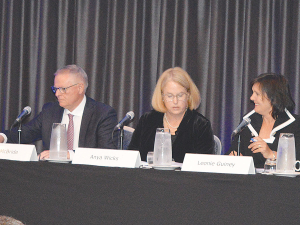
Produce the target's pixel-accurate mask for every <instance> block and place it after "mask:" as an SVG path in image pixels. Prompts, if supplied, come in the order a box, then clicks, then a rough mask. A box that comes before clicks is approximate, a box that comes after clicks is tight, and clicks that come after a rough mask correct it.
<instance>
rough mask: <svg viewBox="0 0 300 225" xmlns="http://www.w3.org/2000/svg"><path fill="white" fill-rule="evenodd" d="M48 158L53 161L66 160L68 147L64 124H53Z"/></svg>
mask: <svg viewBox="0 0 300 225" xmlns="http://www.w3.org/2000/svg"><path fill="white" fill-rule="evenodd" d="M49 157H50V159H54V160H67V157H68V146H67V131H66V124H62V123H53V125H52V132H51V139H50V151H49Z"/></svg>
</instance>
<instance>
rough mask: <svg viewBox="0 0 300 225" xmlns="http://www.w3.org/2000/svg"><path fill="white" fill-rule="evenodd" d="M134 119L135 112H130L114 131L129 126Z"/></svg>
mask: <svg viewBox="0 0 300 225" xmlns="http://www.w3.org/2000/svg"><path fill="white" fill-rule="evenodd" d="M133 118H134V112H132V111H130V112H128V113H126V115H125V117H124V118H123V119H122V120H121V121H120V122H119V123H118V124H117V125H116V126H115V128H114V130H118V129H119V128H120V127H122V126H124V125H125V124H127V123H128V122H129V121H131V120H132V119H133Z"/></svg>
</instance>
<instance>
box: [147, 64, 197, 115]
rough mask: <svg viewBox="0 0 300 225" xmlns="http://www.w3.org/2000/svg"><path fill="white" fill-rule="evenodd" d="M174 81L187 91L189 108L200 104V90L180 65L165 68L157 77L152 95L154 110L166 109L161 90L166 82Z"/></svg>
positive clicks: (191, 108) (161, 110) (164, 110)
mask: <svg viewBox="0 0 300 225" xmlns="http://www.w3.org/2000/svg"><path fill="white" fill-rule="evenodd" d="M169 81H174V82H176V83H178V84H180V85H181V86H182V87H184V88H185V89H186V90H187V92H188V93H189V98H188V107H189V109H190V110H193V109H197V108H198V107H199V105H200V101H201V98H200V92H199V90H198V88H197V87H196V85H195V83H194V82H193V80H192V78H191V77H190V76H189V74H188V73H187V72H186V71H185V70H183V69H182V68H180V67H175V68H170V69H167V70H166V71H165V72H163V73H162V75H161V76H160V77H159V79H158V81H157V84H156V87H155V89H154V93H153V96H152V107H153V109H155V110H156V111H159V112H163V113H165V112H166V111H167V109H166V106H165V104H164V102H163V96H162V91H163V88H164V87H165V85H166V84H167V82H169Z"/></svg>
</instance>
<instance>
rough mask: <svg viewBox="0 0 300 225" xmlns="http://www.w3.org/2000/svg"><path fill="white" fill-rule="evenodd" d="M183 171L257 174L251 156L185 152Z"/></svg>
mask: <svg viewBox="0 0 300 225" xmlns="http://www.w3.org/2000/svg"><path fill="white" fill-rule="evenodd" d="M181 171H191V172H207V173H229V174H255V168H254V163H253V158H252V157H251V156H228V155H207V154H192V153H187V154H185V157H184V160H183V164H182V168H181Z"/></svg>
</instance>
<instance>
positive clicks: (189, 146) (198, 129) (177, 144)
mask: <svg viewBox="0 0 300 225" xmlns="http://www.w3.org/2000/svg"><path fill="white" fill-rule="evenodd" d="M163 117H164V113H160V112H157V111H155V110H152V111H150V112H147V113H145V114H144V115H142V116H141V118H140V120H139V123H138V125H137V127H136V129H135V131H134V133H133V135H132V139H131V142H130V144H129V146H128V148H127V149H131V150H139V151H140V154H141V159H142V160H143V161H146V158H147V153H148V152H150V151H153V148H154V140H155V133H156V128H163V127H164V125H163ZM213 149H214V138H213V132H212V129H211V125H210V122H209V120H208V119H206V118H205V117H204V116H203V115H202V114H200V113H198V112H197V111H195V110H193V111H191V110H189V109H188V110H187V111H186V113H185V115H184V117H183V119H182V121H181V123H180V125H179V127H178V129H177V131H176V137H175V140H174V143H173V144H172V157H173V159H174V160H175V161H176V162H183V159H184V155H185V153H201V154H213Z"/></svg>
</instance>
